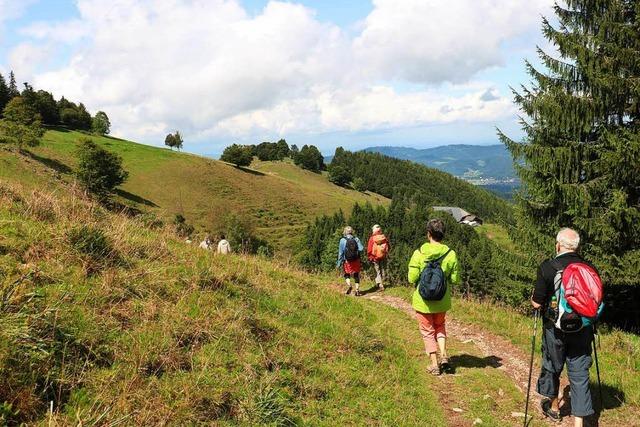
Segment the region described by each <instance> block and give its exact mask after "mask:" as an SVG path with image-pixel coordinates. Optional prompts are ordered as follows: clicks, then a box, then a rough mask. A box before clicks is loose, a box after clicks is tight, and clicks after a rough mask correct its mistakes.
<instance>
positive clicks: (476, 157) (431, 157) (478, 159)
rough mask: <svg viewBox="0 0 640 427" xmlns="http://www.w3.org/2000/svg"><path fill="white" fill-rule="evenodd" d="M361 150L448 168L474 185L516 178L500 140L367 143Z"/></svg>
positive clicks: (453, 173) (512, 182) (508, 155)
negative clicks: (419, 145) (411, 144)
mask: <svg viewBox="0 0 640 427" xmlns="http://www.w3.org/2000/svg"><path fill="white" fill-rule="evenodd" d="M363 151H370V152H375V153H380V154H384V155H386V156H390V157H395V158H397V159H403V160H411V161H413V162H416V163H421V164H423V165H426V166H429V167H432V168H435V169H440V170H442V171H444V172H448V173H450V174H452V175H454V176H457V177H459V178H462V179H464V180H466V181H470V182H472V183H474V184H477V185H490V184H508V183H511V184H514V183H516V182H517V176H516V173H515V170H514V169H513V163H512V159H511V155H510V154H509V152H508V151H507V149H506V148H505V147H504V146H503V145H501V144H496V145H463V144H460V145H445V146H442V147H434V148H425V149H416V148H408V147H370V148H365V149H364V150H363Z"/></svg>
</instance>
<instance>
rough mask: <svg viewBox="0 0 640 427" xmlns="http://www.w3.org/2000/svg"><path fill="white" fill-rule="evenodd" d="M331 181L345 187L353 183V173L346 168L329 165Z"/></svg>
mask: <svg viewBox="0 0 640 427" xmlns="http://www.w3.org/2000/svg"><path fill="white" fill-rule="evenodd" d="M329 181H331V182H333V183H334V184H335V185H339V186H341V187H344V186H345V185H347V184H348V183H349V182H351V173H350V172H349V169H347V168H346V167H344V166H341V165H333V164H331V165H329Z"/></svg>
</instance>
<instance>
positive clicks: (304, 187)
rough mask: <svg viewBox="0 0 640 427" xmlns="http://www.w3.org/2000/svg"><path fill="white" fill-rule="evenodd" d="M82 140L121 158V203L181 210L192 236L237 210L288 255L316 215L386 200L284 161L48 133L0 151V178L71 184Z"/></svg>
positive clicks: (213, 228) (162, 211)
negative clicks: (19, 148) (244, 160)
mask: <svg viewBox="0 0 640 427" xmlns="http://www.w3.org/2000/svg"><path fill="white" fill-rule="evenodd" d="M87 136H89V137H90V138H91V139H93V140H94V141H95V142H96V143H97V144H99V145H101V146H102V147H104V148H106V149H108V150H109V151H112V152H114V153H117V154H119V155H120V156H122V158H123V163H124V168H125V169H126V170H127V171H128V172H129V179H128V180H127V182H126V183H125V184H124V185H122V186H121V189H120V191H118V199H119V200H120V201H121V202H124V203H127V204H129V205H133V206H136V207H139V208H143V209H145V210H150V211H154V212H156V213H157V214H158V215H159V216H160V217H162V218H163V219H165V220H171V219H172V218H173V216H174V215H175V214H177V213H181V214H183V215H184V216H185V217H186V219H187V221H188V222H190V223H193V225H194V226H196V231H197V234H198V236H197V237H202V236H204V234H205V233H206V232H207V231H210V232H213V233H217V232H218V231H219V230H221V229H222V227H223V222H224V219H225V217H226V215H228V214H229V213H236V214H240V215H241V216H243V217H245V218H247V219H249V220H250V222H251V223H252V224H253V225H254V226H255V228H256V233H257V235H258V237H261V238H263V239H265V240H267V241H269V242H270V243H273V244H274V246H275V247H276V249H284V250H285V252H286V251H288V250H289V247H290V246H291V243H292V242H293V240H294V237H295V236H296V235H297V234H298V233H300V232H301V231H302V230H304V227H305V224H306V223H307V222H308V221H311V220H313V219H314V218H315V217H316V216H317V215H321V214H325V213H333V212H337V211H338V210H340V209H343V210H345V211H346V210H349V209H351V207H352V206H353V204H354V203H356V202H360V203H364V202H370V203H372V204H380V203H382V204H387V203H388V200H387V199H385V198H384V197H381V196H379V195H376V194H369V193H361V192H358V191H355V190H350V189H345V188H342V187H338V186H336V185H333V184H331V183H330V182H329V181H328V180H327V177H326V174H316V173H312V172H309V171H305V170H302V169H300V168H299V167H297V166H295V165H293V164H292V163H291V162H288V161H283V162H258V161H256V162H255V167H252V168H242V169H240V168H236V167H234V166H232V165H229V164H226V163H224V162H220V161H217V160H213V159H209V158H205V157H201V156H196V155H191V154H186V153H178V152H175V151H171V150H169V149H166V148H158V147H152V146H148V145H142V144H137V143H134V142H130V141H125V140H121V139H118V138H113V137H109V136H95V135H85V134H83V133H80V132H75V131H66V130H61V129H57V130H48V131H47V132H46V134H45V135H44V137H43V138H42V143H41V145H40V146H38V147H35V148H30V149H29V152H30V153H31V154H28V155H25V156H22V157H21V158H18V157H16V156H15V154H14V153H10V152H7V151H4V150H0V166H2V167H0V178H4V179H6V180H10V181H12V182H19V183H21V184H23V185H31V186H33V187H34V188H42V186H46V187H47V188H49V187H50V186H51V185H52V184H51V182H56V181H58V180H59V181H71V180H72V170H73V169H74V167H75V162H76V160H75V150H76V147H77V141H78V140H79V139H80V138H82V137H87ZM34 172H37V173H34ZM52 177H54V178H55V179H52ZM53 185H55V184H53Z"/></svg>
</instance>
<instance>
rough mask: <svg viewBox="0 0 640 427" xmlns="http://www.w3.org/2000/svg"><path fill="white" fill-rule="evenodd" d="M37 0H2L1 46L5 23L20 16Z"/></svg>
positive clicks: (0, 21)
mask: <svg viewBox="0 0 640 427" xmlns="http://www.w3.org/2000/svg"><path fill="white" fill-rule="evenodd" d="M35 1H36V0H0V46H1V45H2V43H3V34H2V33H3V31H4V23H5V22H8V21H11V20H12V19H16V18H19V17H20V16H22V14H23V13H24V12H25V11H26V10H27V8H28V7H29V6H31V5H32V4H33V3H35Z"/></svg>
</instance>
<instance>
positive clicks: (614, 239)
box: [499, 0, 640, 283]
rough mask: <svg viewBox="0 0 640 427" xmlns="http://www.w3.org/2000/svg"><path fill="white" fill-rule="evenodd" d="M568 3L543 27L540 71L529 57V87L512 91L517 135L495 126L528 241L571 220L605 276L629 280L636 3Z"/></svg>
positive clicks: (633, 236)
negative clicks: (510, 166)
mask: <svg viewBox="0 0 640 427" xmlns="http://www.w3.org/2000/svg"><path fill="white" fill-rule="evenodd" d="M565 4H566V8H563V7H561V6H559V5H556V6H555V13H556V15H557V18H558V22H559V25H558V26H557V28H556V27H554V26H553V25H552V24H551V23H550V22H549V21H548V20H547V19H543V25H542V28H543V33H544V35H545V37H546V38H547V39H548V40H549V41H550V42H551V43H553V45H554V46H555V47H556V48H557V51H558V54H557V55H555V56H554V55H551V54H549V53H546V52H544V51H542V50H541V49H538V53H539V56H540V59H541V61H542V63H543V64H544V67H545V70H544V71H540V70H538V69H536V68H535V67H534V66H533V65H532V64H530V63H526V67H527V70H528V72H529V75H530V76H531V78H532V84H531V87H528V88H527V87H524V86H523V87H522V88H521V90H520V91H514V93H515V102H516V103H517V104H518V105H519V107H520V108H521V110H522V111H523V113H524V114H525V117H524V118H523V119H522V121H521V123H522V127H523V129H524V131H525V137H524V140H523V141H521V142H516V141H514V140H512V139H510V138H509V137H507V136H506V135H504V134H503V133H502V132H499V135H500V137H501V139H502V141H503V142H504V143H505V145H506V146H507V148H508V149H509V150H510V152H511V154H512V156H513V157H514V160H516V161H517V162H518V163H516V165H517V169H518V173H519V175H520V178H521V180H522V185H523V190H522V191H521V194H520V195H519V197H518V204H519V206H520V208H521V216H520V218H519V229H521V230H523V232H522V233H521V234H522V236H521V237H524V238H525V240H528V242H529V243H533V244H532V247H533V246H536V245H541V244H542V243H543V242H547V243H548V242H549V239H550V237H551V236H553V235H555V233H556V232H557V231H558V229H559V228H560V227H564V226H571V227H573V228H575V229H577V230H578V231H579V232H580V234H581V235H582V237H583V241H584V242H585V245H584V247H583V249H584V252H585V253H586V255H587V256H588V257H589V258H591V259H592V260H593V261H595V262H596V263H597V264H599V266H600V267H601V268H602V269H603V270H604V271H605V274H606V275H607V276H609V277H608V278H609V280H613V281H615V282H617V283H622V282H627V283H631V281H635V280H636V279H635V277H634V278H633V280H630V281H627V280H626V279H624V277H623V276H628V278H629V279H631V278H632V277H633V276H634V275H635V274H634V273H632V272H631V271H630V270H629V268H631V267H630V266H632V265H636V267H635V268H634V270H636V271H637V270H638V269H639V267H638V266H637V264H638V262H637V260H638V258H639V257H638V256H637V252H635V254H636V255H635V259H636V262H635V263H634V262H633V257H634V255H633V254H634V252H633V251H635V250H638V249H640V210H639V207H640V86H639V84H638V82H639V81H640V2H638V1H632V0H611V1H601V0H567V1H566V3H565ZM544 236H546V237H544ZM545 249H546V248H545ZM547 252H548V251H547ZM624 270H626V272H625V273H624V274H621V272H622V271H624ZM613 276H616V277H615V278H614V277H613Z"/></svg>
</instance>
